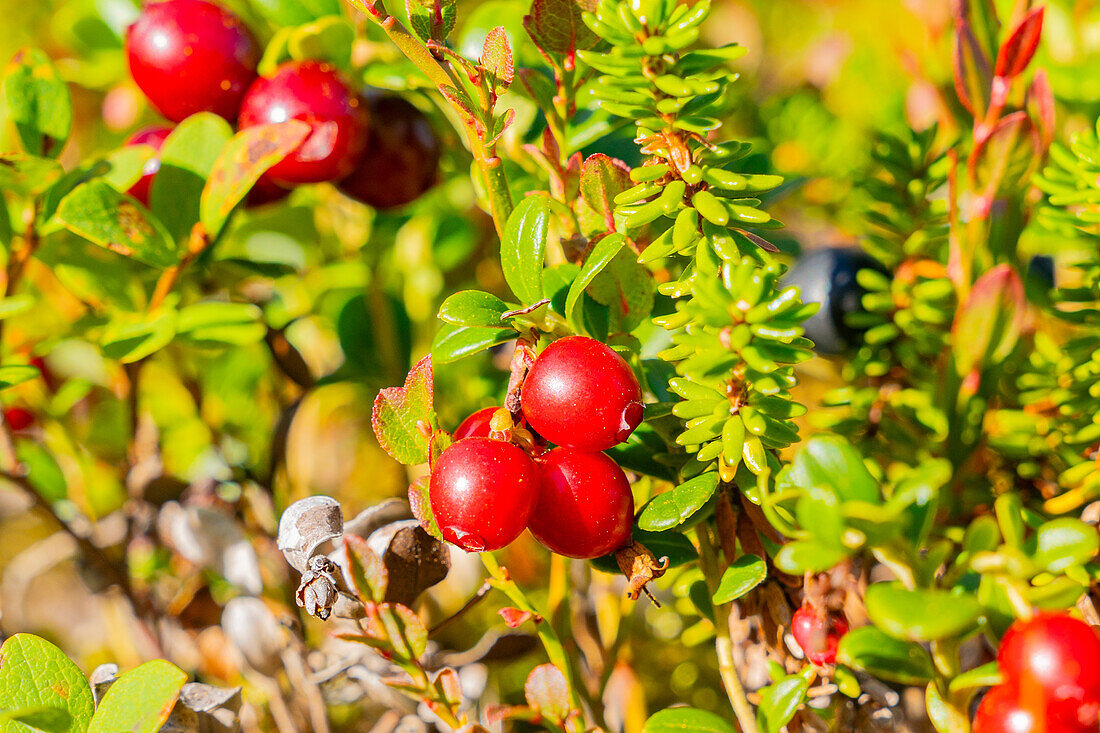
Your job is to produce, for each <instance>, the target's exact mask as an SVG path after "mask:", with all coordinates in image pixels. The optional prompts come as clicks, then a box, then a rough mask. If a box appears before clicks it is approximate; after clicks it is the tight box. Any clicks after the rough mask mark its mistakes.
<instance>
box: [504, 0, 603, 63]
mask: <svg viewBox="0 0 1100 733" xmlns="http://www.w3.org/2000/svg"><path fill="white" fill-rule="evenodd" d="M595 9H596V4H595V2H592V1H591V0H535V1H534V2H533V3H531V14H530V15H528V16H527V17H525V18H524V19H523V27H524V28H526V29H527V32H528V33H529V34H530V36H531V39H532V40H534V42H535V45H536V46H538V47H539V48H541V49H542V50H543V51H545V52H547V53H552V54H558V55H561V56H568V55H571V54H572V53H573V52H575V51H583V50H585V49H588V48H591V47H592V46H594V45H595V44H596V42H597V41H598V40H599V39H598V38H597V37H596V34H595V33H593V32H592V31H591V30H589V29H588V26H586V25H585V24H584V21H583V20H582V18H581V14H582V13H583V12H584V11H585V10H591V11H594V10H595Z"/></svg>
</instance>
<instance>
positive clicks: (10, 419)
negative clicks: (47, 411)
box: [4, 407, 34, 430]
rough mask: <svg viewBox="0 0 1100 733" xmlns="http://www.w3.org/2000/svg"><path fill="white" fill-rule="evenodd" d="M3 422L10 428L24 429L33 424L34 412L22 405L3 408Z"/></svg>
mask: <svg viewBox="0 0 1100 733" xmlns="http://www.w3.org/2000/svg"><path fill="white" fill-rule="evenodd" d="M4 422H5V423H7V426H8V427H9V428H11V429H12V430H26V429H27V428H29V427H30V426H31V425H34V413H33V412H31V411H30V410H28V409H26V408H23V407H8V408H5V409H4Z"/></svg>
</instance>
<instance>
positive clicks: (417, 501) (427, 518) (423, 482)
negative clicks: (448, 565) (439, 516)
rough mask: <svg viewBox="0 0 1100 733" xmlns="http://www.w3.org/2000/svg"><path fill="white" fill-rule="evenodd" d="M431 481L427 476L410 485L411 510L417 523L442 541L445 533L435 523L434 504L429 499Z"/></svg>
mask: <svg viewBox="0 0 1100 733" xmlns="http://www.w3.org/2000/svg"><path fill="white" fill-rule="evenodd" d="M429 481H430V477H429V476H427V475H425V476H421V477H420V478H418V479H416V480H415V481H413V482H412V483H411V484H409V508H410V509H411V510H412V513H413V516H414V517H416V521H418V522H420V526H421V527H423V528H424V531H425V532H427V533H428V534H430V535H431V536H432V537H435V538H436V539H437V540H440V541H442V540H443V533H442V532H440V531H439V525H438V524H436V523H435V515H434V514H432V504H431V501H429V499H428V489H429Z"/></svg>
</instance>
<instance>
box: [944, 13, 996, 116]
mask: <svg viewBox="0 0 1100 733" xmlns="http://www.w3.org/2000/svg"><path fill="white" fill-rule="evenodd" d="M953 61H954V63H953V72H954V77H955V93H956V94H957V95H958V96H959V101H960V102H962V104H963V106H964V107H966V109H967V111H968V112H970V114H972V115H974V116H975V117H981V116H982V115H984V114H985V111H986V109H987V108H988V107H989V99H990V95H991V94H992V86H993V74H992V72H991V71H990V69H989V59H988V58H986V56H985V53H984V52H983V51H982V49H981V45H980V44H979V43H978V39H977V38H976V37H975V36H974V31H973V30H972V29H971V28H970V24H969V23H968V22H966V21H965V20H959V21H957V22H956V24H955V40H954V59H953Z"/></svg>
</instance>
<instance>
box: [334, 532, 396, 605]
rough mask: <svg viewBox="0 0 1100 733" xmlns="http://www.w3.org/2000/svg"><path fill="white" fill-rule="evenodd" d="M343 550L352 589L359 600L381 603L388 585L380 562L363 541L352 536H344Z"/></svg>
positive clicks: (384, 569)
mask: <svg viewBox="0 0 1100 733" xmlns="http://www.w3.org/2000/svg"><path fill="white" fill-rule="evenodd" d="M344 549H345V550H346V551H347V556H348V573H349V574H350V575H351V581H352V587H353V588H354V589H355V592H356V593H358V594H359V599H360V600H361V601H363V602H364V603H366V602H367V601H374V602H375V603H381V602H382V601H383V599H385V597H386V586H387V585H388V583H389V578H388V577H387V572H386V566H385V565H384V564H382V560H381V559H380V558H379V557H378V555H376V554H375V553H374V551H373V550H371V549H370V546H369V545H368V544H367V541H366V540H365V539H363V538H362V537H357V536H355V535H353V534H345V535H344Z"/></svg>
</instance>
